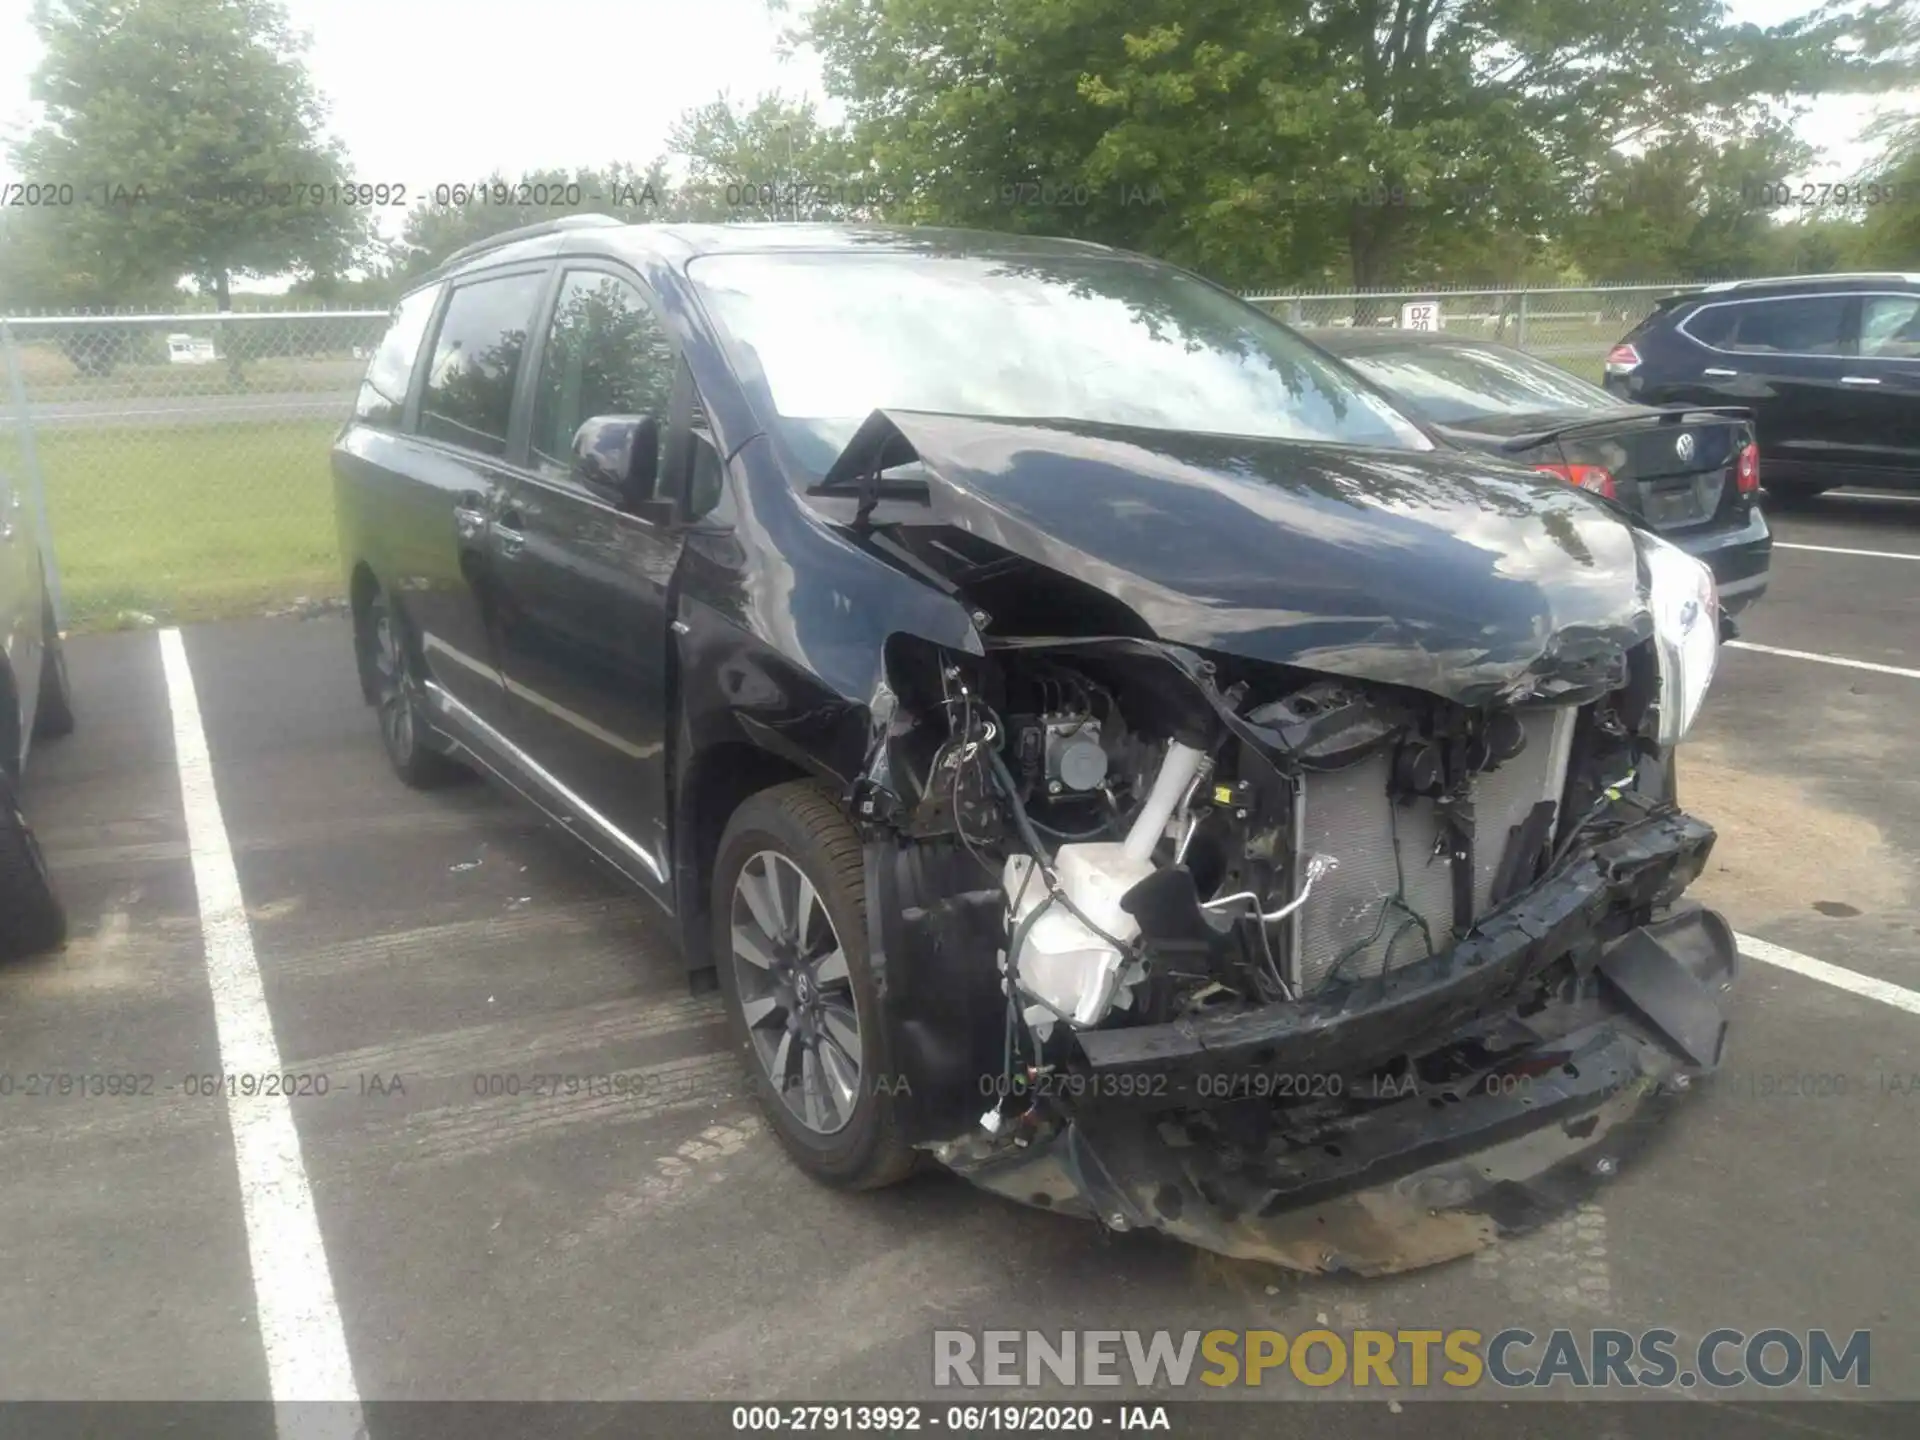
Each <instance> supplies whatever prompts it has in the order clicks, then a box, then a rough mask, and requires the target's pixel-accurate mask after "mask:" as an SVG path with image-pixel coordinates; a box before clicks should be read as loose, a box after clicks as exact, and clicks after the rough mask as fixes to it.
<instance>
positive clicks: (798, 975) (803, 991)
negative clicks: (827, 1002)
mask: <svg viewBox="0 0 1920 1440" xmlns="http://www.w3.org/2000/svg"><path fill="white" fill-rule="evenodd" d="M793 998H794V999H795V1000H797V1001H799V1002H800V1003H801V1004H802V1005H811V1004H813V977H812V976H810V975H808V974H807V972H806V971H805V970H795V971H794V972H793Z"/></svg>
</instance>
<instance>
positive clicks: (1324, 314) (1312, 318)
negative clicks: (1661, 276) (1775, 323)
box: [1246, 284, 1703, 381]
mask: <svg viewBox="0 0 1920 1440" xmlns="http://www.w3.org/2000/svg"><path fill="white" fill-rule="evenodd" d="M1701 288H1703V287H1701V286H1700V285H1692V284H1688V285H1618V286H1614V285H1603V286H1591V287H1564V288H1553V289H1537V290H1446V289H1440V290H1379V291H1363V292H1353V293H1347V294H1338V295H1309V294H1275V295H1249V296H1247V297H1246V298H1247V299H1248V300H1250V301H1252V302H1253V303H1254V304H1256V305H1259V306H1261V307H1263V308H1264V309H1266V310H1269V311H1271V312H1272V313H1273V314H1275V315H1277V316H1279V317H1280V318H1281V319H1282V320H1285V321H1286V322H1287V323H1288V324H1289V325H1295V326H1305V327H1309V328H1312V327H1319V326H1339V327H1344V326H1349V325H1359V326H1368V327H1392V326H1396V325H1399V324H1401V323H1403V321H1407V322H1414V323H1419V322H1420V321H1422V320H1424V321H1425V322H1426V323H1427V324H1430V325H1432V326H1433V327H1434V328H1438V329H1442V330H1445V331H1447V332H1449V333H1452V334H1461V335H1474V336H1478V337H1480V338H1481V339H1485V340H1499V341H1503V342H1504V343H1506V344H1508V345H1515V346H1518V347H1519V348H1520V349H1522V350H1527V351H1530V352H1531V353H1533V354H1535V355H1539V356H1543V357H1544V358H1546V359H1549V360H1552V361H1554V362H1555V363H1556V364H1559V365H1561V366H1564V367H1565V368H1566V369H1568V370H1572V371H1574V372H1575V373H1577V374H1580V375H1582V376H1585V377H1586V378H1587V379H1589V380H1594V381H1598V380H1599V378H1600V371H1601V364H1602V362H1603V361H1605V359H1606V356H1607V351H1609V350H1611V349H1612V348H1613V347H1614V346H1615V345H1616V344H1618V343H1619V340H1620V337H1621V336H1622V335H1625V334H1626V333H1627V331H1629V330H1631V329H1632V328H1633V327H1634V326H1635V325H1638V324H1639V323H1640V322H1641V321H1642V320H1644V319H1646V317H1647V316H1648V315H1650V314H1652V313H1653V309H1654V306H1655V305H1656V304H1658V303H1659V302H1660V301H1661V300H1662V299H1664V298H1665V297H1667V296H1669V295H1683V294H1687V293H1689V292H1691V291H1695V290H1699V289H1701ZM1410 306H1417V307H1423V308H1424V309H1425V311H1426V314H1425V315H1424V316H1417V315H1415V314H1411V313H1408V309H1407V307H1410ZM1421 328H1425V325H1422V327H1421Z"/></svg>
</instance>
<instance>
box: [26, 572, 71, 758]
mask: <svg viewBox="0 0 1920 1440" xmlns="http://www.w3.org/2000/svg"><path fill="white" fill-rule="evenodd" d="M43 608H44V610H45V614H44V616H43V617H42V620H41V625H42V627H43V628H42V630H41V634H43V635H44V636H45V637H46V638H45V640H44V641H43V642H42V643H41V648H40V701H39V705H38V707H37V708H36V709H35V710H34V713H33V738H34V739H36V740H55V739H58V738H59V737H60V736H62V735H71V734H72V733H73V687H72V686H71V684H69V682H68V680H67V649H66V645H65V644H64V643H63V642H62V641H61V639H60V631H59V630H58V629H57V628H56V626H57V623H58V622H56V621H55V619H54V618H53V600H52V598H51V597H48V599H47V600H46V602H45V605H44V607H43Z"/></svg>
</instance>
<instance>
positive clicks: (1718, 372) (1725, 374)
mask: <svg viewBox="0 0 1920 1440" xmlns="http://www.w3.org/2000/svg"><path fill="white" fill-rule="evenodd" d="M1700 373H1701V374H1702V375H1711V376H1713V378H1714V379H1716V380H1732V379H1734V378H1736V377H1737V376H1738V375H1739V374H1740V372H1739V371H1738V370H1722V369H1720V368H1719V367H1718V366H1715V365H1709V366H1708V367H1707V368H1706V369H1704V370H1702V371H1701V372H1700Z"/></svg>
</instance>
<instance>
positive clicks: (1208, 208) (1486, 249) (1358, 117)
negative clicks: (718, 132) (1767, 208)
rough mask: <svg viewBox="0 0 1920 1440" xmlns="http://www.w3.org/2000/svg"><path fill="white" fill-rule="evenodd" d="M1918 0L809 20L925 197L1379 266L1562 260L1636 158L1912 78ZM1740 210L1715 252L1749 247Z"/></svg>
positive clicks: (1163, 244) (860, 13) (938, 13)
mask: <svg viewBox="0 0 1920 1440" xmlns="http://www.w3.org/2000/svg"><path fill="white" fill-rule="evenodd" d="M1910 8H1911V7H1910V3H1909V0H1870V3H1864V4H1863V3H1842V4H1838V5H1831V6H1828V7H1826V8H1825V9H1823V10H1821V11H1820V12H1819V13H1818V14H1817V15H1816V16H1813V17H1809V18H1803V19H1800V20H1795V21H1792V22H1790V23H1788V24H1785V25H1781V26H1776V27H1773V28H1772V29H1768V30H1762V29H1760V28H1758V27H1754V26H1736V25H1729V24H1727V23H1726V22H1725V18H1724V13H1723V9H1722V6H1721V4H1720V3H1719V0H1612V3H1609V4H1606V5H1581V4H1568V3H1565V0H1320V3H1315V0H1267V3H1264V4H1255V5H1253V6H1252V7H1249V6H1248V5H1247V4H1246V3H1245V0H822V3H821V4H819V5H818V6H816V7H815V9H814V10H813V11H812V12H811V13H810V14H809V16H808V17H807V19H806V21H805V22H804V23H803V25H802V26H801V27H800V29H799V30H798V31H796V37H797V38H799V39H804V40H806V41H807V42H809V43H811V44H813V45H814V46H815V47H816V48H817V49H818V50H819V52H820V55H821V58H822V62H823V72H824V75H825V78H826V82H827V87H828V89H829V91H830V93H832V94H834V95H836V96H838V97H839V98H841V99H842V100H844V101H845V102H846V104H847V107H848V114H849V117H850V120H851V122H852V125H853V127H854V137H855V139H856V141H857V142H858V143H859V145H860V146H861V147H862V148H864V149H866V150H868V151H870V152H871V153H872V155H873V156H874V158H875V161H876V164H877V165H878V166H879V167H880V172H881V178H882V181H883V183H885V184H888V185H892V186H896V187H899V188H902V189H907V190H910V191H911V192H912V193H913V194H914V195H915V196H916V197H917V198H918V204H917V206H916V213H917V214H918V215H919V216H920V217H921V218H926V219H944V220H949V221H953V222H956V223H975V224H979V223H986V224H993V225H996V226H997V227H999V228H1010V229H1036V230H1049V231H1053V232H1056V233H1066V234H1071V235H1079V236H1083V237H1085V238H1089V239H1098V240H1106V241H1110V242H1112V243H1117V244H1122V245H1128V246H1131V247H1134V248H1141V249H1147V250H1151V251H1155V252H1157V253H1160V254H1164V255H1167V256H1169V257H1171V258H1174V259H1177V260H1181V261H1185V262H1187V263H1190V264H1193V265H1196V266H1198V267H1199V268H1201V269H1204V270H1206V271H1208V272H1209V273H1211V274H1212V275H1214V276H1215V277H1216V278H1218V279H1221V280H1223V281H1225V282H1227V283H1230V284H1237V285H1243V286H1247V285H1268V284H1272V283H1273V282H1274V281H1276V280H1316V279H1321V278H1323V277H1327V276H1331V275H1335V274H1338V275H1341V276H1343V277H1344V278H1346V279H1347V280H1350V281H1351V282H1352V283H1354V284H1357V285H1360V286H1371V285H1376V284H1380V283H1383V282H1385V281H1387V280H1389V279H1398V278H1401V277H1403V276H1404V275H1405V274H1407V273H1409V272H1410V271H1412V272H1418V271H1419V270H1421V269H1422V268H1430V266H1431V262H1432V260H1433V259H1434V258H1435V257H1439V256H1445V257H1447V258H1448V259H1449V260H1451V261H1455V262H1457V261H1458V260H1459V259H1460V258H1461V257H1462V255H1463V254H1469V253H1472V252H1474V251H1475V250H1476V249H1477V250H1478V251H1480V252H1481V253H1482V254H1483V255H1488V256H1492V255H1496V254H1500V253H1501V250H1502V247H1503V246H1504V247H1506V249H1507V252H1508V253H1505V254H1504V255H1503V256H1502V259H1503V260H1504V262H1505V263H1507V264H1512V265H1519V266H1522V267H1525V266H1527V265H1534V264H1539V263H1542V262H1543V260H1544V258H1545V257H1546V256H1547V255H1548V253H1549V251H1550V249H1551V247H1552V245H1553V243H1554V242H1555V241H1556V240H1557V239H1560V238H1561V237H1563V236H1565V235H1566V234H1568V233H1569V232H1570V231H1573V230H1576V229H1577V228H1578V227H1577V225H1575V223H1574V221H1575V220H1576V217H1578V216H1579V215H1580V214H1581V213H1582V211H1581V206H1582V203H1583V201H1584V200H1585V199H1586V197H1587V196H1588V195H1589V194H1597V193H1603V190H1602V187H1603V186H1604V184H1605V183H1606V182H1607V181H1608V180H1609V178H1610V177H1611V176H1612V175H1613V174H1614V172H1615V171H1616V170H1617V169H1618V168H1619V166H1620V165H1621V163H1622V157H1630V156H1632V155H1634V154H1637V153H1640V152H1643V151H1649V150H1660V149H1663V148H1668V147H1672V146H1675V145H1677V144H1678V143H1679V142H1680V141H1681V139H1682V137H1686V136H1695V137H1698V138H1699V143H1700V144H1702V145H1704V146H1706V147H1707V148H1708V149H1710V150H1712V151H1714V152H1716V153H1717V152H1719V151H1722V150H1728V149H1737V148H1739V147H1742V146H1744V145H1746V144H1747V143H1748V142H1749V141H1750V140H1751V138H1752V137H1753V136H1754V135H1755V134H1757V133H1761V132H1766V133H1775V132H1777V131H1778V130H1779V128H1780V127H1781V126H1782V125H1784V124H1785V123H1786V121H1787V119H1788V118H1789V115H1790V107H1791V105H1792V104H1793V103H1794V102H1795V101H1796V100H1797V99H1801V98H1805V97H1808V96H1811V95H1815V94H1819V93H1823V92H1827V91H1833V90H1842V89H1876V88H1887V87H1891V86H1894V85H1897V84H1900V83H1903V82H1905V81H1907V80H1909V79H1910V78H1911V77H1912V76H1913V75H1914V73H1915V65H1914V60H1915V54H1916V49H1915V45H1914V42H1913V36H1912V34H1911V33H1910V30H1909V29H1907V28H1903V27H1904V26H1905V25H1906V23H1907V22H1906V20H1905V19H1904V18H1903V17H1904V16H1906V15H1908V14H1910ZM1155 187H1157V191H1156V188H1155ZM1156 194H1157V196H1158V200H1157V201H1156ZM1603 203H1604V202H1603ZM1725 229H1726V222H1725V221H1724V219H1723V218H1722V217H1716V218H1715V219H1714V220H1713V221H1712V222H1711V223H1709V224H1707V225H1706V227H1705V229H1704V230H1703V231H1702V233H1701V235H1700V237H1699V239H1700V243H1701V244H1702V246H1703V247H1705V249H1706V251H1707V252H1712V251H1713V250H1714V249H1715V247H1718V248H1719V249H1721V250H1725V249H1726V248H1728V246H1729V245H1737V244H1738V243H1744V241H1742V240H1741V236H1742V235H1744V231H1743V230H1742V228H1741V226H1740V225H1733V226H1732V231H1733V234H1732V236H1731V238H1729V237H1728V236H1727V235H1726V234H1723V233H1722V232H1723V231H1724V230H1725ZM1516 242H1520V243H1518V244H1517V245H1516ZM1516 251H1517V253H1515V252H1516ZM1703 263H1704V261H1703Z"/></svg>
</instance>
